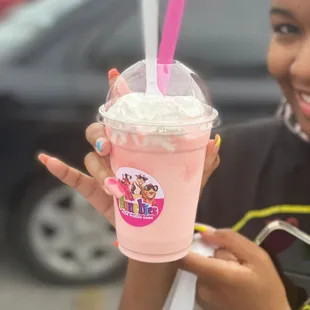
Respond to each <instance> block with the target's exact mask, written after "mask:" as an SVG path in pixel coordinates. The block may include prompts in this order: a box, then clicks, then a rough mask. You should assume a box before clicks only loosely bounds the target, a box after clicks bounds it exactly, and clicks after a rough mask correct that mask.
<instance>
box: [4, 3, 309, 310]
mask: <svg viewBox="0 0 310 310" xmlns="http://www.w3.org/2000/svg"><path fill="white" fill-rule="evenodd" d="M166 2H167V1H165V0H162V1H161V10H160V11H161V16H160V19H161V23H162V22H163V19H164V14H165V9H166ZM269 5H270V3H269V0H260V1H257V0H191V1H188V5H187V8H186V12H185V16H184V22H183V28H182V32H181V37H180V41H179V45H178V49H177V56H176V58H177V59H178V60H180V61H182V62H184V63H185V64H186V65H187V66H189V67H190V68H192V69H193V70H194V71H196V72H197V73H198V74H199V75H200V76H201V78H202V79H203V80H204V81H205V82H206V83H207V85H208V86H209V88H210V92H211V95H212V99H213V104H214V105H215V106H216V108H217V109H218V110H219V111H220V114H221V119H222V126H223V125H227V124H231V123H237V122H243V121H247V120H249V119H257V118H262V117H265V116H268V115H273V114H274V113H275V111H276V109H277V106H278V105H279V104H280V101H281V95H280V91H279V89H278V88H277V86H276V85H275V83H274V82H273V81H272V80H271V78H270V77H269V75H268V72H267V70H266V64H265V55H266V52H267V48H268V40H269V33H270V30H269V28H270V27H269V16H268V11H269ZM142 43H143V42H142V35H141V29H140V15H139V1H138V0H126V1H125V0H36V1H35V0H32V1H30V0H28V1H27V0H0V129H1V130H0V143H1V144H0V168H1V170H0V171H1V174H0V230H1V234H0V236H1V256H0V308H1V309H4V310H20V309H22V310H28V309H31V310H39V309H42V308H43V307H44V309H45V310H49V309H63V310H71V309H79V310H84V309H85V310H86V309H87V310H99V309H100V310H101V309H111V310H113V309H117V304H118V301H119V297H120V293H121V289H122V287H121V285H122V277H123V274H124V266H125V260H124V258H123V257H122V255H121V254H120V253H119V252H118V250H117V249H116V248H115V247H114V246H113V244H114V240H115V233H114V230H113V229H112V227H110V225H109V224H108V223H107V222H106V221H105V220H104V218H103V217H98V216H97V214H96V212H95V211H94V210H93V209H92V208H91V207H90V206H89V205H88V204H87V202H85V200H83V198H81V197H80V196H79V195H78V194H77V193H75V192H74V191H73V190H71V189H70V188H67V187H66V186H64V185H62V184H60V183H59V182H58V181H57V180H55V179H54V178H53V177H51V176H49V175H48V174H47V173H46V171H45V170H44V169H43V168H42V167H41V166H40V165H39V164H38V162H37V161H36V159H35V156H36V154H37V153H38V152H39V151H41V150H44V151H46V152H48V153H49V154H52V155H56V156H58V157H60V158H62V159H63V160H64V161H66V162H67V163H70V164H72V165H74V166H76V167H78V168H81V169H83V157H84V155H85V154H86V152H87V151H88V150H89V146H88V145H87V143H86V141H85V138H84V130H85V128H86V126H87V125H88V124H89V123H91V122H92V121H94V120H95V117H96V112H97V109H98V107H99V105H100V104H101V103H102V102H104V100H105V96H106V94H107V91H108V80H107V71H108V70H109V69H111V68H114V67H116V68H118V69H119V70H120V71H122V70H123V69H125V68H126V67H128V66H129V65H131V64H133V63H134V62H136V61H138V60H140V59H142V58H143V47H142ZM68 219H72V221H71V222H72V223H74V225H73V226H72V227H71V226H68V225H67V223H68V221H67V220H68ZM90 240H91V242H90ZM289 261H290V260H289ZM294 268H295V269H294ZM288 269H290V274H291V275H292V277H295V278H296V279H298V281H304V282H307V283H310V271H309V270H306V268H304V270H303V269H302V267H300V266H299V265H295V266H294V264H292V263H291V261H290V263H289V267H288ZM309 287H310V284H309Z"/></svg>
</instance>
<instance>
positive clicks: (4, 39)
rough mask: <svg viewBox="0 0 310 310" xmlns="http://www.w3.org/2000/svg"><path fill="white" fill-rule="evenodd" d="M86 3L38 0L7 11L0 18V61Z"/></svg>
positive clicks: (84, 0) (85, 0)
mask: <svg viewBox="0 0 310 310" xmlns="http://www.w3.org/2000/svg"><path fill="white" fill-rule="evenodd" d="M88 1H89V0H66V1H59V0H39V1H30V2H26V3H23V4H19V5H15V6H12V7H11V8H9V9H7V10H6V11H5V13H4V14H3V15H2V16H1V18H0V46H1V49H0V60H1V57H5V56H6V55H8V54H10V53H12V52H14V51H15V50H17V49H18V48H20V47H22V46H23V45H25V44H27V43H28V42H29V41H31V40H33V39H35V38H36V37H37V36H38V35H39V34H40V33H41V32H43V31H45V30H47V29H50V28H52V27H53V26H55V25H56V23H57V22H58V21H59V19H60V18H61V17H63V16H64V15H66V14H68V13H69V12H71V11H73V10H74V9H76V8H77V7H79V6H81V5H82V4H84V3H86V2H88Z"/></svg>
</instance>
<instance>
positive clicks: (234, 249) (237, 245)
mask: <svg viewBox="0 0 310 310" xmlns="http://www.w3.org/2000/svg"><path fill="white" fill-rule="evenodd" d="M202 239H203V240H204V241H205V242H206V243H208V244H212V245H216V246H218V247H219V248H224V249H225V250H227V251H229V252H230V253H231V254H233V255H234V256H235V257H236V258H237V259H238V260H239V261H240V262H243V263H251V262H254V261H257V260H259V259H260V257H261V255H262V252H263V250H262V249H261V248H260V247H259V246H257V245H256V244H255V243H253V242H252V241H250V240H249V239H247V238H246V237H244V236H242V235H241V234H239V233H237V232H235V231H233V230H231V229H218V230H214V231H212V230H211V231H208V232H206V233H202Z"/></svg>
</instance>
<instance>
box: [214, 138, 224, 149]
mask: <svg viewBox="0 0 310 310" xmlns="http://www.w3.org/2000/svg"><path fill="white" fill-rule="evenodd" d="M215 141H216V143H215V146H216V147H217V148H218V149H219V148H220V146H221V143H222V139H221V136H220V135H216V136H215Z"/></svg>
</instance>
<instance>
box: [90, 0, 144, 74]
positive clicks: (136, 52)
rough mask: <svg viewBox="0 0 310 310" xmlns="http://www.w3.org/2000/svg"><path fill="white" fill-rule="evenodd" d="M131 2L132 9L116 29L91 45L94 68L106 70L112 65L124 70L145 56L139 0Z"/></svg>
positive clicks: (91, 61)
mask: <svg viewBox="0 0 310 310" xmlns="http://www.w3.org/2000/svg"><path fill="white" fill-rule="evenodd" d="M131 3H132V5H131V10H130V11H128V12H127V14H126V17H125V18H123V19H122V20H121V21H120V22H119V24H118V26H117V27H116V28H115V29H114V31H113V32H111V34H109V36H105V37H104V39H103V38H101V37H100V36H99V37H98V38H96V39H95V42H94V43H93V44H91V45H90V48H89V49H90V53H89V58H90V63H91V64H92V66H93V69H96V70H100V71H102V72H106V71H107V69H109V68H111V67H117V68H119V69H120V70H122V69H125V68H126V66H128V65H129V64H132V63H135V62H136V61H138V60H140V59H142V58H143V36H142V29H141V15H140V9H139V0H135V1H131Z"/></svg>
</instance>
